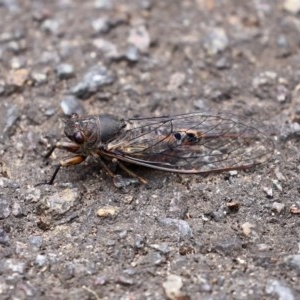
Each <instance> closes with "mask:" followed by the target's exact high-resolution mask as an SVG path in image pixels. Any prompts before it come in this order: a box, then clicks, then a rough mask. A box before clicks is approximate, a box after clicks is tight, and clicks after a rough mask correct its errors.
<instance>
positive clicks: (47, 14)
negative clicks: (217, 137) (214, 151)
mask: <svg viewBox="0 0 300 300" xmlns="http://www.w3.org/2000/svg"><path fill="white" fill-rule="evenodd" d="M299 16H300V5H299V1H293V0H285V1H279V0H278V1H274V0H256V1H239V0H235V1H234V0H222V1H216V0H182V1H166V0H165V1H156V0H153V1H151V0H139V1H138V0H135V1H117V0H115V1H114V0H87V1H78V0H55V1H38V0H36V1H30V0H13V1H11V0H0V28H1V30H0V66H1V68H0V155H1V156H0V188H1V190H0V298H1V299H80V300H83V299H128V300H129V299H177V300H179V299H300V287H299V275H300V249H299V248H300V236H299V232H300V231H299V225H300V221H299V214H300V195H299V192H300V188H299V161H300V154H299V136H300V88H299V87H300V85H299V83H300V71H299V70H300V68H299V67H300V55H299V52H300V49H299V45H300V38H299V37H300V18H299ZM193 111H196V112H203V111H208V112H211V113H217V112H220V111H225V112H228V111H230V112H233V113H234V114H237V115H239V116H241V118H244V117H245V118H246V117H247V118H248V117H251V118H254V119H257V120H259V122H261V124H264V125H263V126H264V127H263V128H266V129H264V130H265V134H266V135H270V138H271V139H273V141H274V144H275V151H274V154H273V157H272V159H271V160H269V161H268V162H267V163H266V164H264V165H262V166H259V167H256V168H254V169H253V170H247V171H237V172H224V173H220V174H210V175H208V176H202V175H179V174H172V173H166V172H160V171H155V170H150V169H146V168H143V167H133V168H132V169H133V170H134V171H135V172H136V173H138V174H139V175H141V176H143V177H144V178H146V179H147V180H148V182H149V183H148V184H147V185H143V184H139V183H134V182H133V183H132V184H130V185H128V186H125V185H126V184H124V187H123V188H116V187H115V186H114V184H113V181H112V179H111V178H110V177H109V176H107V174H106V172H105V171H104V170H102V169H101V168H100V167H99V165H97V164H95V163H93V162H91V161H88V162H85V163H82V164H80V165H78V166H73V167H70V168H68V169H63V170H61V171H60V172H59V173H58V175H57V178H56V181H55V184H54V185H51V186H50V185H38V186H37V185H36V184H37V183H41V182H44V181H45V180H48V179H49V178H51V175H52V174H53V171H54V168H55V165H56V163H57V162H58V161H59V160H61V159H63V158H65V157H66V153H64V152H63V151H58V150H57V151H55V152H54V153H53V155H51V157H50V158H49V159H48V160H46V159H45V158H44V157H45V155H46V153H47V152H48V151H49V149H50V148H51V145H53V144H55V143H56V142H57V141H59V140H61V139H62V138H63V122H62V121H61V119H62V118H64V117H65V116H66V115H70V114H71V113H73V112H77V113H78V114H80V115H86V114H101V113H111V114H114V115H117V116H121V117H125V118H127V117H136V116H159V115H162V114H164V115H168V114H181V113H187V112H193ZM117 172H120V174H122V172H121V171H119V170H117ZM125 183H128V181H126V182H125ZM129 183H130V182H129Z"/></svg>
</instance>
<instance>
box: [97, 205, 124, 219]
mask: <svg viewBox="0 0 300 300" xmlns="http://www.w3.org/2000/svg"><path fill="white" fill-rule="evenodd" d="M118 212H119V208H118V207H115V206H105V207H101V208H99V209H98V210H97V216H98V217H101V218H106V217H112V216H115V215H116V214H117V213H118Z"/></svg>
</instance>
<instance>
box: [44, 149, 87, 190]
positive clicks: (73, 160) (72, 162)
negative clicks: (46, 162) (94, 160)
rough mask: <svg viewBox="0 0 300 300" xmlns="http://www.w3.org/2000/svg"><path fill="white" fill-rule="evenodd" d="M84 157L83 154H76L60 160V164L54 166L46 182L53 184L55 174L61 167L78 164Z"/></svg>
mask: <svg viewBox="0 0 300 300" xmlns="http://www.w3.org/2000/svg"><path fill="white" fill-rule="evenodd" d="M85 159H86V157H85V156H81V155H78V156H74V157H72V158H69V159H67V160H64V161H61V162H60V164H59V165H58V166H57V167H56V169H55V171H54V173H53V175H52V177H51V179H50V180H49V182H48V184H50V185H52V184H53V182H54V180H55V178H56V175H57V173H58V172H59V170H60V168H61V167H69V166H73V165H78V164H80V163H82V162H83V161H84V160H85Z"/></svg>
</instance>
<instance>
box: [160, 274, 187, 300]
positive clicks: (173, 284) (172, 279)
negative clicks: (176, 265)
mask: <svg viewBox="0 0 300 300" xmlns="http://www.w3.org/2000/svg"><path fill="white" fill-rule="evenodd" d="M162 286H163V289H164V291H165V294H166V296H167V298H168V299H170V300H178V299H184V298H183V297H184V295H183V293H182V292H181V288H182V287H183V282H182V278H181V277H180V276H178V275H175V274H170V275H168V276H167V278H166V280H165V281H164V282H163V284H162Z"/></svg>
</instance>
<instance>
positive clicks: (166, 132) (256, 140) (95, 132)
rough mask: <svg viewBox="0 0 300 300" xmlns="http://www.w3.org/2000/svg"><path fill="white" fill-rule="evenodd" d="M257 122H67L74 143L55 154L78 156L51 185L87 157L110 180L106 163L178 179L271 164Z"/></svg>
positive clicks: (202, 117) (199, 117)
mask: <svg viewBox="0 0 300 300" xmlns="http://www.w3.org/2000/svg"><path fill="white" fill-rule="evenodd" d="M258 126H259V125H257V124H256V123H255V122H254V121H253V120H251V119H246V118H245V120H241V119H238V118H237V117H236V116H233V115H230V116H226V115H225V114H224V115H222V114H217V115H210V114H204V113H190V114H182V115H177V116H163V117H153V118H137V119H127V120H124V119H121V118H118V117H115V116H112V115H107V114H103V115H94V116H87V117H82V118H81V117H79V116H78V115H77V114H73V115H72V117H71V118H70V119H68V120H67V121H65V130H64V132H65V135H66V136H67V137H68V139H69V140H70V141H69V142H59V143H57V144H56V145H55V146H54V147H53V148H52V149H51V150H50V151H49V153H48V154H47V157H49V156H50V155H51V153H52V152H53V151H54V149H55V148H59V149H64V150H67V151H69V152H72V153H75V156H74V157H72V158H70V159H67V160H65V161H62V162H60V164H59V166H58V167H57V168H56V170H55V172H54V174H53V176H52V178H51V180H50V182H49V183H50V184H52V183H53V181H54V179H55V177H56V174H57V172H58V171H59V169H60V168H61V167H68V166H71V165H76V164H80V163H81V162H83V161H84V160H85V159H86V158H87V157H88V156H91V157H93V158H95V159H96V160H97V161H99V162H100V163H101V164H102V165H103V167H104V168H105V169H106V171H107V172H108V174H109V175H111V176H112V177H114V176H115V175H114V174H113V173H112V172H111V171H110V169H109V168H108V167H107V166H106V164H105V162H104V161H103V160H102V158H108V159H110V160H112V161H114V162H116V163H117V164H118V165H119V166H120V167H121V168H122V169H124V170H125V171H126V172H127V173H128V174H130V175H131V176H133V177H137V178H139V180H140V181H141V182H143V183H146V180H144V179H143V178H141V177H138V176H137V175H135V174H134V173H133V172H131V171H130V170H128V168H127V167H126V166H124V165H123V162H125V163H131V164H136V165H141V166H145V167H149V168H153V169H158V170H162V171H168V172H177V173H188V174H192V173H194V174H197V173H208V172H220V171H229V170H237V169H246V168H249V167H252V166H255V165H258V164H261V163H264V162H266V161H267V160H268V159H269V158H270V157H271V156H272V154H273V150H274V145H273V142H272V140H271V139H270V138H269V137H268V136H267V135H265V134H264V133H263V132H261V131H260V130H259V129H258Z"/></svg>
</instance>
